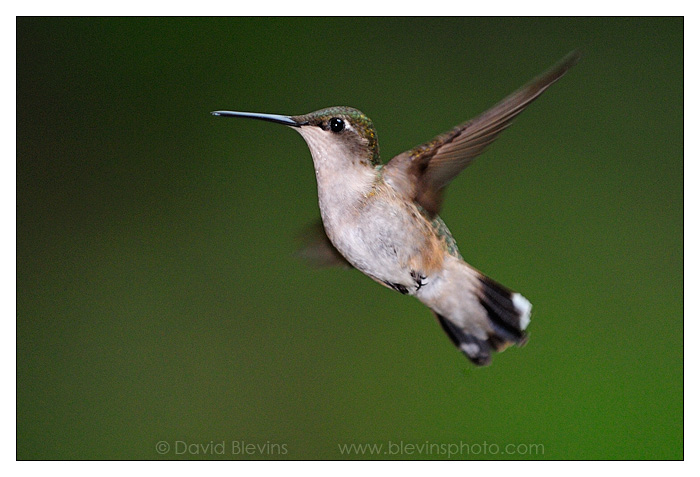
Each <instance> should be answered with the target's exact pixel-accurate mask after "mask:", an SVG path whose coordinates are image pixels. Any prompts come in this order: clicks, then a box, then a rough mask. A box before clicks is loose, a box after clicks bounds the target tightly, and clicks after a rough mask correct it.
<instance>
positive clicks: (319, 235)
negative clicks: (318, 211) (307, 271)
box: [297, 220, 352, 268]
mask: <svg viewBox="0 0 700 477" xmlns="http://www.w3.org/2000/svg"><path fill="white" fill-rule="evenodd" d="M300 242H301V246H300V247H299V250H298V252H297V254H298V255H299V256H300V257H301V258H302V259H304V260H305V261H306V262H307V263H309V264H310V265H313V266H314V267H319V268H321V267H344V268H352V265H350V262H348V261H347V260H345V257H343V256H342V255H341V254H340V252H338V250H337V249H336V248H335V247H334V246H333V244H332V243H331V241H330V239H329V238H328V235H326V230H325V229H324V228H323V223H322V222H321V221H320V220H319V221H317V222H316V223H313V224H311V225H309V226H308V227H306V228H305V229H304V231H303V232H302V234H301V235H300Z"/></svg>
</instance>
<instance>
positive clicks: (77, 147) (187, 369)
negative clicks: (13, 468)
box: [17, 18, 683, 459]
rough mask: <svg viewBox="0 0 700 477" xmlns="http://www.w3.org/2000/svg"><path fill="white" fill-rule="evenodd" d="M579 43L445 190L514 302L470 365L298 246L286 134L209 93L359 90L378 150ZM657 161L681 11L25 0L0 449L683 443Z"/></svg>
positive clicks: (638, 446) (670, 159)
mask: <svg viewBox="0 0 700 477" xmlns="http://www.w3.org/2000/svg"><path fill="white" fill-rule="evenodd" d="M576 48H578V49H581V50H582V51H583V53H584V57H583V59H582V61H581V62H580V63H579V64H578V65H577V66H576V67H575V68H574V69H573V70H572V71H570V73H569V74H567V75H566V76H565V77H564V78H563V79H562V80H561V81H560V82H558V83H557V84H555V85H554V86H553V87H552V88H551V89H550V90H549V91H548V92H547V93H546V94H545V95H544V96H543V97H542V98H541V99H540V100H538V101H537V102H535V103H534V104H533V105H532V106H531V107H530V108H529V109H528V110H527V111H526V112H525V113H524V114H523V115H522V116H521V117H520V118H519V119H518V120H517V121H516V123H515V125H514V126H513V127H512V128H510V129H509V130H508V131H507V132H506V133H505V134H504V135H503V136H502V137H501V139H499V141H497V142H496V143H495V144H494V145H493V146H492V147H491V148H490V149H489V151H488V152H487V153H486V154H485V155H484V156H483V157H481V158H480V159H479V160H478V161H477V162H476V163H475V164H473V165H472V166H471V167H469V168H468V169H467V171H466V172H465V173H464V174H463V175H462V176H461V177H460V178H459V179H458V180H456V181H455V182H454V183H453V184H452V186H451V187H450V189H449V192H448V197H447V201H446V204H445V207H444V209H443V213H442V216H443V218H444V219H445V221H446V222H447V223H448V224H449V226H450V228H451V229H452V232H453V233H454V235H455V237H456V238H457V240H458V242H459V243H460V246H461V250H462V253H463V255H464V256H465V258H466V259H467V260H468V261H469V262H470V263H472V264H473V265H474V266H476V267H478V268H480V269H482V270H484V271H485V272H486V273H488V274H489V275H490V276H492V277H493V278H495V279H497V280H499V281H501V282H502V283H504V284H506V285H508V286H510V287H513V288H515V289H516V290H518V291H520V292H522V293H523V294H524V295H525V296H527V297H528V298H529V299H530V300H531V301H532V303H533V304H534V316H533V320H532V324H531V326H530V329H529V330H530V331H531V339H530V342H529V344H528V345H527V346H526V347H524V348H522V349H511V350H508V351H506V352H504V353H503V354H499V355H497V356H495V357H494V362H493V364H492V365H491V366H490V367H488V368H483V369H477V368H474V367H473V366H472V365H470V364H469V363H468V361H467V360H466V359H465V358H464V357H463V356H462V355H461V354H460V353H459V352H458V351H456V350H455V349H454V347H453V346H452V344H451V343H450V342H449V340H448V339H447V337H446V336H444V334H443V332H442V331H441V329H440V327H439V326H438V325H437V324H436V323H435V320H434V319H433V317H432V315H431V314H430V312H429V311H428V310H427V309H426V308H424V307H423V306H422V305H421V304H420V303H419V302H418V301H416V300H413V299H409V298H407V297H404V296H402V295H400V294H398V293H396V292H393V291H391V290H388V289H385V288H383V287H380V286H378V285H377V284H376V283H374V282H373V281H372V280H370V279H368V278H366V277H364V276H363V275H361V274H360V273H359V272H356V271H347V270H336V269H325V270H315V269H312V268H309V267H307V266H305V264H303V263H301V262H300V261H299V260H298V259H297V258H296V257H295V256H294V251H295V247H296V243H297V238H298V235H299V233H300V231H301V230H303V228H304V226H305V225H307V224H308V223H310V222H313V221H314V220H315V219H316V218H317V217H318V205H317V197H316V185H315V179H314V172H313V167H312V163H311V158H310V154H309V152H308V150H307V148H306V145H305V144H304V142H303V140H302V139H301V138H300V137H299V136H298V135H297V134H296V133H295V132H294V131H291V130H289V129H287V128H283V127H281V126H278V125H274V124H269V123H262V122H256V121H244V120H233V119H221V118H214V117H212V116H210V115H209V112H210V111H212V110H215V109H237V110H243V111H260V112H275V113H285V114H300V113H306V112H309V111H313V110H316V109H319V108H322V107H326V106H333V105H349V106H354V107H357V108H359V109H361V110H362V111H364V112H365V113H367V115H368V116H370V117H371V118H372V119H373V120H374V122H375V125H376V127H377V129H378V132H379V138H380V145H381V151H382V156H383V158H384V160H385V161H387V160H388V159H390V158H391V157H393V156H394V155H396V154H398V153H400V152H402V151H403V150H405V149H408V148H409V147H412V146H415V145H417V144H419V143H421V142H423V141H426V140H428V139H430V138H432V137H433V136H434V135H436V134H438V133H441V132H443V131H445V130H447V129H449V128H450V127H452V126H454V125H455V124H457V123H459V122H462V121H464V120H466V119H468V118H470V117H472V116H475V115H476V114H478V113H480V112H481V111H483V110H485V109H487V108H488V107H490V106H491V105H492V104H494V103H495V102H497V101H498V100H500V99H501V98H503V97H504V96H506V95H507V94H509V93H510V92H511V91H513V90H515V89H516V88H518V87H519V86H521V85H522V84H524V83H525V82H527V81H528V80H530V79H531V78H533V77H534V76H536V75H537V74H539V73H540V72H542V71H543V70H545V69H546V68H548V67H549V66H550V65H552V64H553V63H555V62H556V61H557V60H559V59H560V58H561V57H562V56H564V55H565V54H566V53H567V52H569V51H571V50H573V49H576ZM682 178H683V20H682V19H680V18H663V19H640V18H629V19H614V18H606V19H596V18H584V19H565V18H546V19H540V18H527V19H515V18H476V19H473V18H454V19H443V18H430V19H420V18H405V19H388V18H377V19H352V18H343V19H310V18H294V19H283V18H277V19H238V18H227V19H180V18H169V19H140V18H121V19H100V18H84V19H59V18H54V19H42V18H30V19H27V18H20V19H18V21H17V457H18V458H20V459H106V458H115V459H134V458H137V459H162V458H168V459H180V458H182V459H191V458H202V459H213V458H229V459H232V458H234V459H235V458H245V459H359V458H381V459H387V458H388V459H393V458H400V459H426V458H427V459H442V458H447V457H448V456H447V455H445V454H440V453H439V452H438V451H435V450H433V452H432V453H426V452H422V453H420V452H418V451H414V452H413V453H406V452H404V453H399V454H380V455H374V456H372V455H369V454H365V455H362V454H361V453H360V454H353V455H343V454H342V453H341V451H340V449H339V447H338V444H349V443H354V444H366V443H374V444H382V445H383V446H384V447H383V449H385V450H386V449H388V446H389V442H391V443H393V444H395V445H396V444H399V443H403V444H404V446H405V445H406V444H418V445H420V444H423V443H426V442H428V443H430V444H457V445H460V446H461V449H462V450H463V453H462V454H461V455H458V456H451V457H452V458H466V459H484V458H487V459H631V458H635V459H680V458H682V457H683V450H682V442H683V440H682V439H683V421H682V417H683V400H682V390H683V375H682V371H683V361H682V358H683V354H682V346H683V341H682V338H683V312H682V304H683V292H682V270H683V262H682V260H683V248H682V246H683V239H682V231H683V216H682V213H683V195H682V194H683V186H682ZM160 441H165V442H166V443H168V445H170V446H171V447H170V450H169V451H168V452H165V453H164V454H159V453H158V450H157V449H156V444H157V443H158V442H160ZM177 441H180V442H183V443H186V444H187V445H190V444H207V443H214V444H217V443H219V442H221V441H224V442H225V443H226V446H227V448H226V451H225V454H224V455H210V454H206V453H203V454H199V455H196V454H194V453H193V452H191V451H193V450H195V449H194V448H189V449H188V450H187V451H186V452H183V453H179V452H178V451H179V450H182V448H179V449H178V448H177V446H182V445H183V444H177ZM232 442H238V443H239V445H240V443H241V442H245V443H246V444H250V443H252V444H256V445H258V446H265V445H267V444H269V446H268V451H269V450H272V452H266V451H265V449H264V448H263V452H259V451H256V452H255V453H252V454H233V452H232V450H233V448H232V447H231V446H232V444H231V443H232ZM484 443H486V444H488V445H491V444H496V445H498V446H499V448H498V449H500V451H503V450H504V449H505V446H506V445H507V444H515V445H518V444H526V445H531V444H534V445H541V447H539V448H537V449H538V450H536V451H534V452H529V453H525V454H515V455H508V454H505V453H503V454H502V453H500V452H495V453H494V451H496V448H495V447H493V446H491V447H490V448H489V452H487V449H485V448H483V444H484ZM273 444H275V445H276V446H273ZM475 444H478V445H481V446H482V448H481V450H480V448H479V447H474V446H473V445H475ZM161 445H162V444H161ZM464 445H467V446H471V447H470V448H469V449H466V450H465V449H464ZM393 449H395V447H394V448H393ZM433 449H434V447H433ZM511 449H512V448H511ZM521 449H524V448H521ZM159 450H161V451H163V448H159ZM283 450H284V451H285V452H283ZM200 451H202V450H201V449H200ZM202 452H204V451H202Z"/></svg>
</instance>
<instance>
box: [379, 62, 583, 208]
mask: <svg viewBox="0 0 700 477" xmlns="http://www.w3.org/2000/svg"><path fill="white" fill-rule="evenodd" d="M579 57H580V54H579V53H578V52H576V51H574V52H572V53H569V54H568V55H567V56H566V57H565V58H564V59H562V60H561V61H560V62H559V63H558V64H557V65H556V66H554V67H553V68H551V69H550V70H549V71H547V72H545V73H544V74H542V75H541V76H539V77H537V78H535V79H534V80H532V81H531V82H530V83H528V84H527V85H525V86H523V87H522V88H520V89H519V90H517V91H516V92H515V93H513V94H511V95H510V96H508V97H507V98H505V99H504V100H503V101H501V102H500V103H498V104H497V105H495V106H494V107H492V108H491V109H489V110H488V111H486V112H484V113H483V114H481V115H480V116H478V117H476V118H474V119H472V120H470V121H467V122H466V123H463V124H460V125H459V126H457V127H455V128H453V129H452V130H451V131H448V132H446V133H444V134H441V135H440V136H437V137H436V138H435V139H433V140H432V141H430V142H427V143H425V144H422V145H420V146H418V147H415V148H413V149H411V150H410V151H406V152H404V153H402V154H399V155H398V156H396V157H394V158H393V159H392V160H391V161H389V163H388V164H387V165H386V168H385V174H386V175H385V177H386V178H387V179H388V180H389V181H391V182H392V184H393V185H394V187H398V188H399V189H400V190H402V191H403V192H405V193H407V194H408V195H410V196H412V197H413V199H414V200H415V201H416V202H417V203H418V204H420V205H421V206H422V207H423V208H424V209H425V210H426V211H427V212H428V213H429V214H430V215H431V216H434V215H436V214H437V213H438V212H439V211H440V207H441V205H442V198H443V197H442V196H443V189H444V188H445V186H447V184H449V183H450V181H452V179H454V178H455V177H456V176H457V174H459V173H460V172H461V171H462V169H464V168H465V167H467V166H468V165H469V163H470V162H471V161H472V159H474V158H475V157H476V156H478V155H479V154H481V153H482V152H483V151H484V149H486V147H487V146H488V145H489V144H491V143H492V142H493V141H495V140H496V138H497V137H498V134H499V133H501V132H502V131H503V130H504V129H506V128H507V127H508V126H510V125H511V123H512V122H513V120H514V119H515V117H516V116H517V115H518V114H520V113H521V112H522V111H523V109H525V107H526V106H527V105H528V104H530V103H532V102H533V101H534V100H535V99H537V97H538V96H539V95H540V94H542V93H543V92H544V91H545V90H546V89H547V88H548V87H549V86H551V85H552V84H553V83H554V82H555V81H557V80H558V79H559V78H561V77H562V76H563V75H564V73H566V71H567V70H568V69H569V68H571V67H572V66H574V65H575V64H576V63H577V61H578V59H579Z"/></svg>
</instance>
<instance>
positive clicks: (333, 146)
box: [212, 106, 380, 167]
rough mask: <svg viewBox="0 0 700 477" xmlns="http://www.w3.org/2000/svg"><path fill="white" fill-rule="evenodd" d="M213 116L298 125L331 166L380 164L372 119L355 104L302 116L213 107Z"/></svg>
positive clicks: (317, 156)
mask: <svg viewBox="0 0 700 477" xmlns="http://www.w3.org/2000/svg"><path fill="white" fill-rule="evenodd" d="M212 114H213V115H214V116H228V117H239V118H251V119H261V120H263V121H271V122H274V123H279V124H284V125H285V126H290V127H293V128H295V129H296V130H297V131H298V132H299V134H301V135H302V137H303V138H304V140H305V141H306V144H307V145H308V146H309V149H311V155H312V156H313V158H314V161H315V162H317V163H321V162H325V161H330V163H331V165H332V166H335V167H342V166H345V165H349V163H358V162H359V163H361V164H366V165H370V166H376V165H379V164H380V161H379V143H378V141H377V131H376V130H375V129H374V125H373V124H372V121H371V120H370V119H369V118H368V117H367V116H365V115H364V114H362V113H361V112H360V111H358V110H357V109H354V108H349V107H346V106H336V107H332V108H326V109H321V110H319V111H314V112H313V113H309V114H304V115H301V116H283V115H279V114H262V113H243V112H238V111H214V112H212Z"/></svg>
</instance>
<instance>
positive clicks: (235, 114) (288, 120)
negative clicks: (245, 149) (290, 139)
mask: <svg viewBox="0 0 700 477" xmlns="http://www.w3.org/2000/svg"><path fill="white" fill-rule="evenodd" d="M211 114H212V115H214V116H226V117H229V118H250V119H260V120H262V121H270V122H272V123H278V124H284V125H285V126H292V127H295V128H298V127H301V126H303V125H304V124H306V123H300V122H297V121H295V120H294V119H293V118H292V117H291V116H283V115H281V114H264V113H244V112H240V111H212V112H211Z"/></svg>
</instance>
